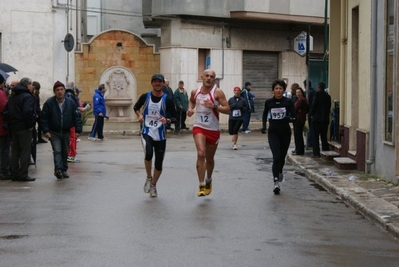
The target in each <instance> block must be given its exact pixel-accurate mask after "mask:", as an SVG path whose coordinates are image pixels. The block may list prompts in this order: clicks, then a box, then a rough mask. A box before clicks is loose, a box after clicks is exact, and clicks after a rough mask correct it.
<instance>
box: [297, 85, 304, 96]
mask: <svg viewBox="0 0 399 267" xmlns="http://www.w3.org/2000/svg"><path fill="white" fill-rule="evenodd" d="M297 90H301V93H302V96H303V97H306V96H305V91H303V89H302V88H301V87H299V88H297V89H296V90H295V93H296V91H297Z"/></svg>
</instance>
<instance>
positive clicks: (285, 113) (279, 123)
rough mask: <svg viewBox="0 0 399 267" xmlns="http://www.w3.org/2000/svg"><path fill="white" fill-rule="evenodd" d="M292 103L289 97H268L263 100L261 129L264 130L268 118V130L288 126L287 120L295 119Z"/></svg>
mask: <svg viewBox="0 0 399 267" xmlns="http://www.w3.org/2000/svg"><path fill="white" fill-rule="evenodd" d="M295 117H296V115H295V109H294V103H293V102H292V100H291V99H289V98H286V97H282V98H281V99H277V98H275V97H273V98H269V99H267V100H266V101H265V109H264V110H263V116H262V131H264V130H266V121H267V119H268V120H269V131H280V130H284V129H285V128H286V127H289V122H292V121H294V120H295Z"/></svg>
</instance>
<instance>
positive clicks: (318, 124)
mask: <svg viewBox="0 0 399 267" xmlns="http://www.w3.org/2000/svg"><path fill="white" fill-rule="evenodd" d="M325 88H326V85H325V83H323V82H320V83H318V84H317V92H316V94H315V96H314V99H313V103H312V106H311V108H310V116H311V118H312V122H313V157H320V145H319V137H320V139H321V146H322V150H323V151H328V150H330V149H329V145H328V142H327V130H328V124H329V122H330V113H331V96H330V95H329V94H328V93H326V92H325V91H324V89H325Z"/></svg>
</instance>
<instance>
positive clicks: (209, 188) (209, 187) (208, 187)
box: [204, 180, 212, 195]
mask: <svg viewBox="0 0 399 267" xmlns="http://www.w3.org/2000/svg"><path fill="white" fill-rule="evenodd" d="M204 192H205V195H210V194H211V192H212V180H211V181H209V182H206V183H205V190H204Z"/></svg>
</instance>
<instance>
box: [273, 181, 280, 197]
mask: <svg viewBox="0 0 399 267" xmlns="http://www.w3.org/2000/svg"><path fill="white" fill-rule="evenodd" d="M277 179H278V178H277ZM280 190H281V189H280V183H279V182H278V180H277V181H274V189H273V192H274V194H275V195H278V194H280Z"/></svg>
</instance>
